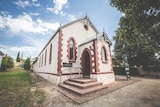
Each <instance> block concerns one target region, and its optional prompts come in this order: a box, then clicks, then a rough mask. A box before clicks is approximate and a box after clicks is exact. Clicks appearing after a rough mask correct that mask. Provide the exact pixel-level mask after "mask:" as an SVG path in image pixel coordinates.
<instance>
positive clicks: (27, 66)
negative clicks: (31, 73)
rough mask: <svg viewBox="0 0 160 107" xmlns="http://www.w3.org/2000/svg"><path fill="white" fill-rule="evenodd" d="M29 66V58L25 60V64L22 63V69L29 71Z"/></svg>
mask: <svg viewBox="0 0 160 107" xmlns="http://www.w3.org/2000/svg"><path fill="white" fill-rule="evenodd" d="M30 68H31V65H30V58H27V59H26V61H25V63H24V69H25V70H30Z"/></svg>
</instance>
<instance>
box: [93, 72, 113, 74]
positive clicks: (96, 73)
mask: <svg viewBox="0 0 160 107" xmlns="http://www.w3.org/2000/svg"><path fill="white" fill-rule="evenodd" d="M112 73H114V72H95V73H94V72H92V73H91V74H112Z"/></svg>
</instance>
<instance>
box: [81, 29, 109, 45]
mask: <svg viewBox="0 0 160 107" xmlns="http://www.w3.org/2000/svg"><path fill="white" fill-rule="evenodd" d="M102 36H104V38H105V41H106V42H108V43H109V45H112V43H111V41H110V40H109V38H108V36H107V35H106V33H105V32H101V33H99V34H97V35H95V36H92V37H91V38H89V39H87V40H86V41H84V42H83V43H81V44H80V45H79V46H82V45H84V44H87V43H89V42H91V41H93V40H98V39H99V38H100V37H102Z"/></svg>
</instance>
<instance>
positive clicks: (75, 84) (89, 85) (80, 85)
mask: <svg viewBox="0 0 160 107" xmlns="http://www.w3.org/2000/svg"><path fill="white" fill-rule="evenodd" d="M64 83H65V84H69V85H71V86H74V87H77V88H80V89H85V88H89V87H93V86H98V85H102V83H100V82H90V83H83V84H80V83H76V82H73V81H65V82H64Z"/></svg>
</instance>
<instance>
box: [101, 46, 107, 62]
mask: <svg viewBox="0 0 160 107" xmlns="http://www.w3.org/2000/svg"><path fill="white" fill-rule="evenodd" d="M101 55H102V62H107V52H106V48H105V47H104V46H103V47H102V50H101Z"/></svg>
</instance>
